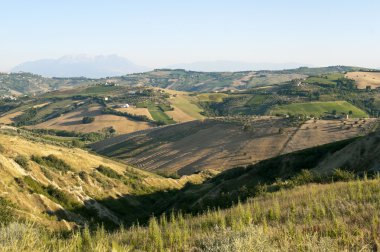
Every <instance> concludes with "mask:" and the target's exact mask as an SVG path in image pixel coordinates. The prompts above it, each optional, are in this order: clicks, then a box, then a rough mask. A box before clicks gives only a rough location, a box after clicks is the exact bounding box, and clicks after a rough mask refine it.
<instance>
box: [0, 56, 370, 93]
mask: <svg viewBox="0 0 380 252" xmlns="http://www.w3.org/2000/svg"><path fill="white" fill-rule="evenodd" d="M62 60H63V61H64V62H66V63H64V64H56V62H54V61H53V63H49V61H43V62H40V63H41V64H49V67H50V66H52V64H53V65H54V64H56V68H57V69H58V68H63V70H57V69H54V70H52V71H53V72H54V71H55V72H56V74H53V72H50V73H49V74H47V75H48V76H55V77H54V78H48V77H42V76H40V75H36V74H31V73H10V74H8V73H0V95H21V94H34V93H42V92H46V91H53V90H57V89H67V88H72V87H77V86H86V85H94V84H99V83H105V82H112V83H115V84H117V85H120V86H128V87H131V86H132V87H135V86H153V87H159V88H167V89H172V90H180V91H191V92H210V91H227V90H246V89H250V88H255V87H262V86H270V85H278V84H284V83H288V82H289V81H292V80H299V79H306V78H307V77H308V76H320V75H326V74H337V73H340V74H344V73H346V72H357V71H369V70H370V69H365V68H359V67H348V66H332V67H321V68H307V67H301V68H297V69H288V70H279V71H268V70H258V71H242V72H197V71H186V70H183V69H156V70H154V71H148V72H143V73H136V74H127V75H122V76H115V75H121V72H123V71H124V70H122V69H123V68H125V65H128V64H129V63H125V62H119V63H120V64H121V65H122V67H115V66H114V65H113V66H107V69H105V68H104V64H103V63H99V64H100V65H96V64H94V65H92V66H91V67H89V68H88V69H86V71H87V72H91V71H92V72H93V71H94V69H96V68H101V69H102V71H100V72H99V71H95V73H92V74H90V75H89V76H93V77H94V78H93V79H90V78H84V77H70V76H68V77H60V78H58V77H59V76H62V74H63V75H69V72H70V71H71V73H72V75H71V74H70V75H71V76H82V74H80V73H83V72H84V71H80V68H81V67H82V66H81V64H82V63H83V62H81V61H80V60H79V61H78V62H77V63H76V59H75V58H74V59H70V58H67V59H62ZM104 60H107V59H100V61H104ZM84 61H86V60H84ZM89 61H91V59H89ZM95 61H96V60H95ZM111 61H112V60H111ZM116 61H118V59H117V60H116ZM121 61H122V60H121ZM119 63H117V64H119ZM65 64H66V65H67V67H65ZM75 64H78V66H79V67H74V69H73V66H75ZM102 64H103V65H102ZM52 67H53V66H52ZM47 68H48V67H47ZM47 68H46V67H45V68H44V69H45V70H46V69H47ZM127 68H129V66H127ZM132 68H133V69H135V70H134V71H132V72H135V71H137V72H141V70H143V69H142V68H135V66H133V67H132ZM44 69H42V70H41V71H40V70H39V71H35V72H38V73H41V74H46V72H44ZM16 70H17V71H19V70H22V68H19V69H16ZM29 70H32V69H29V67H28V66H25V68H23V70H22V71H29ZM103 70H104V71H103ZM124 72H125V73H127V72H129V71H124ZM65 73H66V74H65ZM359 73H360V72H359ZM105 75H107V76H111V77H107V78H99V76H105ZM348 75H350V76H351V74H350V73H348ZM356 75H357V74H356ZM356 75H354V76H356ZM57 76H58V77H57ZM95 77H97V78H95ZM358 81H359V83H360V80H358Z"/></svg>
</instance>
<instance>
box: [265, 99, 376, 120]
mask: <svg viewBox="0 0 380 252" xmlns="http://www.w3.org/2000/svg"><path fill="white" fill-rule="evenodd" d="M333 111H335V112H336V114H337V115H339V114H341V113H345V114H348V113H349V111H351V112H352V115H350V117H354V118H360V117H368V114H367V113H366V112H364V111H363V110H361V109H359V108H357V107H355V106H354V105H352V104H350V103H348V102H346V101H330V102H308V103H293V104H287V105H281V106H275V107H274V108H272V109H271V111H270V114H272V115H276V114H283V115H284V114H292V115H300V114H301V115H307V116H311V115H313V116H316V117H321V116H325V115H328V114H330V115H331V114H332V113H333Z"/></svg>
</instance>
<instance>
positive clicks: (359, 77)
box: [346, 72, 380, 89]
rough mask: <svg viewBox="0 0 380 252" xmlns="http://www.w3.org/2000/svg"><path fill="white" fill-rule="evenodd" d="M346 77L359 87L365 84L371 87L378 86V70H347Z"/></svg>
mask: <svg viewBox="0 0 380 252" xmlns="http://www.w3.org/2000/svg"><path fill="white" fill-rule="evenodd" d="M346 77H347V78H349V79H352V80H355V82H356V84H357V87H358V88H359V89H365V88H366V87H367V86H371V88H373V89H375V88H378V87H380V73H379V72H349V73H347V74H346Z"/></svg>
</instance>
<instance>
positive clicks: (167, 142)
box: [92, 117, 376, 174]
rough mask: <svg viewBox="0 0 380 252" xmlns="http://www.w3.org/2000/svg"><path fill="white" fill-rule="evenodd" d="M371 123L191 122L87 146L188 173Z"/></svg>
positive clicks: (341, 135) (350, 133)
mask: <svg viewBox="0 0 380 252" xmlns="http://www.w3.org/2000/svg"><path fill="white" fill-rule="evenodd" d="M375 121H376V119H366V120H365V122H364V120H362V121H360V122H358V123H357V124H355V120H354V119H350V120H346V121H345V122H341V120H317V121H316V122H314V120H309V121H306V122H305V123H303V124H302V125H292V124H289V123H288V121H287V120H285V119H283V118H270V117H261V118H253V119H251V120H250V121H247V122H245V123H244V125H242V124H239V123H234V122H232V121H231V122H227V121H226V122H223V121H221V120H215V121H214V120H205V121H192V122H187V123H185V124H180V125H173V126H167V127H164V128H160V129H150V130H148V131H144V132H143V133H140V134H133V135H132V134H131V136H130V137H129V136H128V135H121V136H118V137H115V138H111V139H106V140H104V142H103V141H102V142H99V143H96V144H94V145H93V146H92V148H93V150H95V151H96V152H98V153H100V154H102V155H106V156H111V157H115V158H120V159H122V160H125V161H126V162H128V163H130V164H133V165H134V166H135V167H138V168H141V169H147V170H152V171H153V170H155V171H167V172H178V173H179V174H192V173H193V172H196V171H200V170H204V169H213V170H226V169H230V168H231V167H237V166H243V165H248V164H252V163H257V162H259V161H261V160H264V159H268V158H270V157H273V156H276V155H280V154H284V153H289V152H292V151H297V150H301V149H306V148H310V147H313V146H318V145H322V144H326V143H330V142H333V141H339V140H344V139H348V138H352V137H356V136H358V135H361V134H365V133H366V132H368V131H370V130H371V129H372V127H373V123H374V122H375ZM279 129H282V133H279Z"/></svg>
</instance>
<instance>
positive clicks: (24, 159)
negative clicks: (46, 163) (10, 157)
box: [14, 155, 29, 170]
mask: <svg viewBox="0 0 380 252" xmlns="http://www.w3.org/2000/svg"><path fill="white" fill-rule="evenodd" d="M14 160H15V162H16V163H17V164H19V165H20V166H21V167H22V168H24V169H25V170H29V163H28V158H27V157H26V156H24V155H17V157H16V158H15V159H14Z"/></svg>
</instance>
